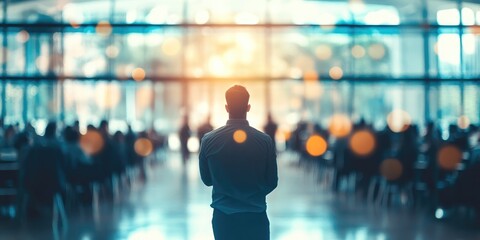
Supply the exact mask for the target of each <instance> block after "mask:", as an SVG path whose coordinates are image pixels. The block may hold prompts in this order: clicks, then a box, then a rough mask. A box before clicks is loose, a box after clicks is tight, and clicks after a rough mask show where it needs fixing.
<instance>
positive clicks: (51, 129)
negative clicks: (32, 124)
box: [45, 122, 57, 138]
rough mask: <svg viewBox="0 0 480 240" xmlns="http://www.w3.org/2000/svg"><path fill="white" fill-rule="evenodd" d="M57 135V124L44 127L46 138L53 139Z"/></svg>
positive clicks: (50, 123)
mask: <svg viewBox="0 0 480 240" xmlns="http://www.w3.org/2000/svg"><path fill="white" fill-rule="evenodd" d="M56 135H57V123H56V122H49V123H48V124H47V127H45V137H46V138H55V137H56Z"/></svg>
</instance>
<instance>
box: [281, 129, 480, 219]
mask: <svg viewBox="0 0 480 240" xmlns="http://www.w3.org/2000/svg"><path fill="white" fill-rule="evenodd" d="M352 125H353V126H352V128H351V130H350V131H349V133H348V134H346V135H345V136H342V137H338V136H332V132H331V131H329V130H331V129H328V128H326V127H322V126H321V125H320V124H316V123H312V122H304V121H302V122H299V123H298V125H297V127H296V129H295V130H294V131H293V133H292V134H291V136H290V137H289V139H288V140H287V142H286V145H287V147H288V148H289V149H291V150H292V151H294V152H296V153H298V156H300V161H299V162H300V163H310V164H306V165H307V166H308V169H311V164H315V166H317V167H318V168H317V170H319V171H318V172H320V173H324V172H325V171H323V170H325V169H333V174H332V176H333V177H331V178H332V179H333V180H332V184H331V186H332V187H333V190H334V191H343V190H345V188H348V187H350V188H354V189H353V192H355V193H357V194H359V195H360V196H363V197H365V198H367V200H368V201H373V202H375V203H381V204H390V205H391V204H393V203H394V202H395V197H396V196H398V201H397V202H398V203H405V204H409V205H420V204H422V203H425V204H426V205H427V206H428V207H429V208H430V209H439V208H442V209H453V208H456V207H466V208H469V209H472V210H473V211H476V216H477V218H478V217H479V216H480V191H478V190H477V187H478V186H479V184H480V131H479V127H478V126H475V125H469V126H468V127H466V128H463V129H462V128H460V127H458V125H453V124H452V125H450V126H449V127H448V130H447V131H443V130H442V129H441V128H440V127H439V126H438V125H435V124H434V123H433V122H429V123H428V124H427V125H426V126H425V127H424V128H423V129H422V131H420V127H419V126H417V125H415V124H410V125H406V126H405V127H404V129H401V130H400V131H396V132H394V131H392V130H391V129H390V128H389V126H388V124H387V125H386V126H385V128H383V129H380V130H378V129H375V128H374V127H373V126H372V125H371V124H369V123H367V122H365V121H364V120H360V121H359V122H357V123H354V124H352ZM360 132H362V134H363V135H360V134H358V133H360ZM368 134H370V136H371V138H370V137H368ZM312 135H317V136H321V137H322V138H323V139H325V142H326V143H327V144H328V146H327V150H326V151H325V152H324V153H322V154H319V155H318V156H312V154H311V153H310V152H309V151H308V146H307V142H308V140H309V138H310V137H311V136H312ZM362 136H363V139H362ZM359 137H360V138H359ZM354 138H357V139H354ZM369 142H372V143H369ZM369 145H372V148H371V150H370V151H366V152H364V151H362V148H369V147H370V146H369ZM352 186H353V187H352ZM437 215H438V214H437ZM441 215H442V216H437V217H439V218H440V217H443V215H444V214H443V212H442V214H441Z"/></svg>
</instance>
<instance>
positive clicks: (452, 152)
mask: <svg viewBox="0 0 480 240" xmlns="http://www.w3.org/2000/svg"><path fill="white" fill-rule="evenodd" d="M462 155H463V154H462V151H461V150H460V149H459V148H458V147H457V146H455V145H451V144H448V145H445V146H443V147H441V148H440V150H438V153H437V162H438V165H439V166H440V167H441V168H442V169H445V170H455V169H456V168H457V166H458V164H459V163H460V162H461V161H462Z"/></svg>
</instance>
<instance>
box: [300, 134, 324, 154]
mask: <svg viewBox="0 0 480 240" xmlns="http://www.w3.org/2000/svg"><path fill="white" fill-rule="evenodd" d="M305 148H306V150H307V153H308V154H310V155H311V156H314V157H318V156H320V155H322V154H324V153H325V151H327V141H325V139H324V138H323V137H322V136H320V135H313V136H311V137H309V138H308V140H307V143H306V145H305Z"/></svg>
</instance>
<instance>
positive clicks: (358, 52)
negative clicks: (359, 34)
mask: <svg viewBox="0 0 480 240" xmlns="http://www.w3.org/2000/svg"><path fill="white" fill-rule="evenodd" d="M352 56H353V57H354V58H362V57H364V56H365V48H364V47H362V46H360V45H355V46H353V47H352Z"/></svg>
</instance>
